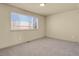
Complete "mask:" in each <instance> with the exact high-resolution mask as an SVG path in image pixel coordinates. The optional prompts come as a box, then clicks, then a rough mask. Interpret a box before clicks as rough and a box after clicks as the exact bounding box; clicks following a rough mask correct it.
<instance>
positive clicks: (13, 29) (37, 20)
mask: <svg viewBox="0 0 79 59" xmlns="http://www.w3.org/2000/svg"><path fill="white" fill-rule="evenodd" d="M12 13H16V14H20V15H24V16H31V17H35V18H36V22H37V24H36V26H37V28H34V26H33V29H14V28H12ZM33 20H34V19H33ZM38 22H39V20H38V17H37V16H32V15H27V14H24V13H20V12H14V11H13V12H10V30H12V31H27V30H38V28H39V24H38ZM32 24H33V22H32Z"/></svg>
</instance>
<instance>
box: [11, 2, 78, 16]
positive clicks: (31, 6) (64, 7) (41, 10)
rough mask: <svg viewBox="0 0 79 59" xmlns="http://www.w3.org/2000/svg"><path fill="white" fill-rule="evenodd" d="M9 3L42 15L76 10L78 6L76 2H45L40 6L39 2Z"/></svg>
mask: <svg viewBox="0 0 79 59" xmlns="http://www.w3.org/2000/svg"><path fill="white" fill-rule="evenodd" d="M10 5H12V6H16V7H19V8H22V9H24V10H28V11H31V12H34V13H37V14H40V15H44V16H47V15H51V14H56V13H60V12H65V11H70V10H76V9H78V7H79V5H78V4H74V3H46V6H44V7H40V3H12V4H10Z"/></svg>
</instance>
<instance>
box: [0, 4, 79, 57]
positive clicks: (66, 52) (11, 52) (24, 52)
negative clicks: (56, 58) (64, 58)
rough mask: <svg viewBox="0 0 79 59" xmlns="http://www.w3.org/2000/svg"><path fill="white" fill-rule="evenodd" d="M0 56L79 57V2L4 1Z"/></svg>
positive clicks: (1, 20) (1, 12) (0, 18)
mask: <svg viewBox="0 0 79 59" xmlns="http://www.w3.org/2000/svg"><path fill="white" fill-rule="evenodd" d="M0 56H79V4H78V3H0Z"/></svg>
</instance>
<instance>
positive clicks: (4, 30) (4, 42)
mask: <svg viewBox="0 0 79 59" xmlns="http://www.w3.org/2000/svg"><path fill="white" fill-rule="evenodd" d="M13 11H15V12H19V13H23V14H26V15H32V16H37V17H38V18H39V29H38V30H30V31H29V30H26V31H11V30H10V29H11V27H10V14H11V12H13ZM44 27H45V18H44V17H43V16H40V15H37V14H33V13H31V12H28V11H23V10H20V9H18V8H14V7H12V6H8V5H3V4H0V48H5V47H8V46H12V45H16V44H19V43H23V42H26V41H30V40H33V39H37V38H40V37H44V36H45V28H44Z"/></svg>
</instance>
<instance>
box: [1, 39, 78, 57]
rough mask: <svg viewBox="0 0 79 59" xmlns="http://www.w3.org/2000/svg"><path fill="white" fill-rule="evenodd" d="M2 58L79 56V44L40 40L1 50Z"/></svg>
mask: <svg viewBox="0 0 79 59" xmlns="http://www.w3.org/2000/svg"><path fill="white" fill-rule="evenodd" d="M0 55H1V56H79V43H72V42H68V41H62V40H57V39H56V40H55V39H48V38H43V39H38V40H35V41H31V42H29V43H24V44H22V45H18V46H15V47H11V48H7V49H3V50H0Z"/></svg>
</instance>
